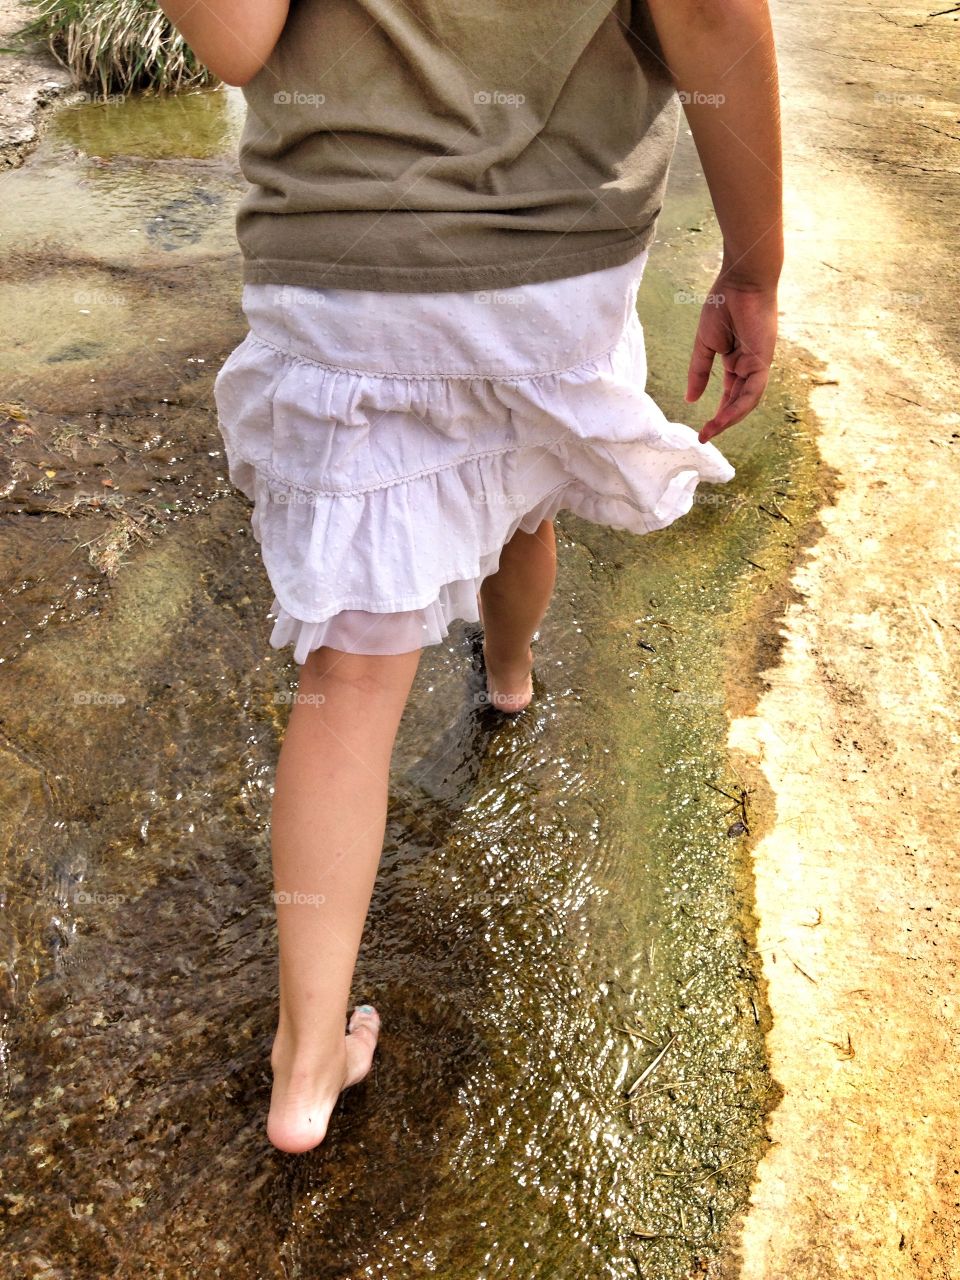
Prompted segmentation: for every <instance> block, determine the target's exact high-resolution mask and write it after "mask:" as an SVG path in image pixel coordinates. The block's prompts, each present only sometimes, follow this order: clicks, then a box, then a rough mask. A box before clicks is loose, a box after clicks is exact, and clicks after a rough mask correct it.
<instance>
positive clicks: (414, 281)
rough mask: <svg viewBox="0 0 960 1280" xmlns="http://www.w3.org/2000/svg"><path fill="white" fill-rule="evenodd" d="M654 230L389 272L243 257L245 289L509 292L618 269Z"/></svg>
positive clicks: (378, 267)
mask: <svg viewBox="0 0 960 1280" xmlns="http://www.w3.org/2000/svg"><path fill="white" fill-rule="evenodd" d="M653 236H654V228H653V227H648V228H646V229H645V230H644V231H643V232H642V233H641V234H639V235H635V236H631V237H629V239H626V240H618V241H616V242H615V243H613V244H608V245H602V246H600V247H598V248H593V249H585V250H580V251H579V252H577V253H568V254H561V255H558V254H540V255H538V256H537V257H536V258H531V259H526V260H520V261H518V262H500V263H485V264H477V265H473V266H463V265H461V264H457V265H455V266H432V267H431V266H418V267H393V266H382V265H360V264H345V263H338V262H318V261H316V259H310V260H300V259H297V258H254V257H246V256H245V257H244V261H243V281H244V283H245V284H290V285H302V286H303V287H304V288H318V289H370V290H376V291H381V290H382V291H383V292H386V293H443V292H452V291H458V292H459V291H463V290H469V289H476V290H485V289H509V288H513V287H515V286H519V285H524V284H540V283H543V282H544V281H548V280H562V279H564V278H566V277H568V276H579V275H586V274H587V273H589V272H592V271H602V270H603V269H604V268H605V267H618V266H622V265H623V264H624V263H626V262H629V261H630V260H631V259H632V258H636V257H639V256H640V254H641V253H643V252H644V250H645V249H647V248H649V246H650V243H651V241H652V240H653Z"/></svg>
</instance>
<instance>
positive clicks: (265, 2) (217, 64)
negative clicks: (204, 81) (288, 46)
mask: <svg viewBox="0 0 960 1280" xmlns="http://www.w3.org/2000/svg"><path fill="white" fill-rule="evenodd" d="M160 8H161V9H162V10H163V12H164V13H165V14H166V15H167V17H168V18H169V19H170V21H171V22H172V23H173V24H174V26H175V27H176V28H177V30H178V31H179V32H180V34H181V35H182V36H183V38H184V40H186V42H187V44H188V45H189V46H190V48H191V49H192V50H193V52H194V53H195V54H196V55H197V57H198V58H199V59H200V61H201V62H202V63H204V64H205V65H206V66H207V67H209V68H210V70H211V71H212V72H213V74H214V75H215V76H219V78H220V79H221V80H225V81H226V83H227V84H234V85H243V84H246V83H247V81H248V80H252V79H253V77H254V76H255V75H256V74H257V72H258V71H259V70H260V68H261V67H262V66H263V64H264V63H265V62H266V60H267V58H269V56H270V54H271V53H272V52H273V48H274V45H275V44H276V43H277V40H278V39H279V38H280V32H281V31H282V30H283V27H284V23H285V22H286V20H287V11H288V9H289V8H290V0H160Z"/></svg>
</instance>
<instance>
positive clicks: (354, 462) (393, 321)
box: [163, 0, 782, 1152]
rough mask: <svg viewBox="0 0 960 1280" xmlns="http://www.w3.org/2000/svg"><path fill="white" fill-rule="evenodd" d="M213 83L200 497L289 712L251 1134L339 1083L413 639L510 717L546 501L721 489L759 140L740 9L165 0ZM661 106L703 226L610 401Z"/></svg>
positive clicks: (768, 142) (766, 123)
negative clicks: (691, 336)
mask: <svg viewBox="0 0 960 1280" xmlns="http://www.w3.org/2000/svg"><path fill="white" fill-rule="evenodd" d="M163 8H164V10H165V11H166V12H167V14H168V16H169V17H170V18H171V19H172V20H173V21H174V22H175V23H176V24H177V25H178V27H179V28H180V30H181V31H182V33H183V35H184V37H185V38H186V40H187V41H188V42H189V44H190V45H191V46H192V47H193V49H194V50H195V52H196V53H197V55H198V56H199V57H200V58H201V59H203V60H204V61H205V62H206V63H207V64H208V66H209V67H210V69H211V70H212V71H213V72H215V73H216V74H217V75H218V76H220V77H221V78H222V79H223V80H225V81H226V82H228V83H229V84H233V85H240V86H242V87H243V92H244V96H245V98H246V101H247V117H246V123H245V127H244V133H243V137H242V140H241V145H240V162H241V167H242V169H243V172H244V174H245V176H246V177H247V179H248V180H249V182H250V184H251V185H250V190H249V193H248V194H247V195H246V196H245V198H244V200H243V201H242V203H241V205H240V208H239V211H238V215H237V233H238V238H239V242H240V246H241V249H242V253H243V271H244V274H243V281H244V289H243V307H244V312H245V315H246V317H247V320H248V321H249V325H250V332H249V333H248V334H247V336H246V337H245V339H244V340H243V342H241V344H240V345H239V346H238V347H237V348H236V349H235V350H234V351H233V352H232V353H231V354H230V356H229V357H228V359H227V361H226V363H225V364H224V366H223V367H222V369H221V370H220V373H219V374H218V376H217V381H216V386H215V393H216V400H217V408H218V413H219V422H220V430H221V432H222V434H223V437H224V441H225V443H226V448H227V458H228V463H229V468H230V475H231V479H232V480H233V481H234V483H235V484H236V485H237V486H238V487H239V488H240V489H241V490H243V492H244V493H246V494H247V495H248V497H250V498H252V499H253V501H254V509H253V515H252V524H253V530H254V533H255V535H256V537H257V538H258V540H259V542H260V544H261V549H262V553H263V558H264V562H265V566H266V570H267V572H268V574H269V578H270V581H271V585H272V587H273V589H274V592H275V599H274V602H273V607H272V610H271V613H272V615H273V616H275V618H276V623H275V626H274V629H273V633H272V635H271V643H272V644H273V645H274V646H277V647H280V646H283V645H286V644H292V645H293V646H294V658H295V660H296V661H297V663H298V664H300V666H301V672H300V686H299V690H300V696H299V697H298V698H297V700H296V702H295V705H294V706H293V709H292V712H291V715H290V720H289V725H288V728H287V732H286V736H285V739H284V742H283V746H282V750H281V752H280V758H279V763H278V767H277V776H276V790H275V797H274V804H273V813H272V828H271V837H272V855H273V865H274V891H275V901H276V904H277V917H278V930H279V939H280V1010H279V1025H278V1028H277V1032H276V1037H275V1040H274V1043H273V1050H272V1057H271V1061H272V1066H273V1074H274V1083H273V1094H272V1098H271V1105H270V1113H269V1117H268V1121H267V1133H268V1137H269V1139H270V1141H271V1142H273V1143H274V1144H275V1145H276V1146H277V1147H279V1148H280V1149H282V1150H284V1151H291V1152H296V1151H306V1150H308V1149H309V1148H311V1147H314V1146H316V1144H317V1143H319V1142H320V1141H321V1140H322V1139H323V1136H324V1133H325V1131H326V1127H327V1123H328V1120H329V1117H330V1114H331V1111H332V1109H333V1107H334V1104H335V1103H336V1100H337V1097H338V1095H339V1094H340V1092H341V1090H343V1089H344V1088H345V1087H346V1086H348V1085H350V1084H353V1083H355V1082H356V1081H358V1080H360V1079H362V1078H363V1076H364V1075H366V1073H367V1072H368V1071H369V1069H370V1065H371V1060H372V1057H373V1053H374V1049H375V1046H376V1041H377V1035H378V1031H379V1017H378V1014H377V1012H376V1010H374V1009H373V1008H372V1007H371V1006H369V1005H359V1006H357V1007H356V1008H355V1009H354V1010H353V1012H352V1015H351V1017H350V1019H349V1023H348V1025H347V1030H346V1035H344V1019H345V1017H346V1013H347V1006H348V1000H349V995H350V986H351V981H352V976H353V972H354V965H355V961H356V957H357V951H358V948H359V944H360V937H361V932H362V929H363V925H364V920H365V918H366V913H367V909H368V905H369V901H370V895H371V891H372V887H373V882H374V877H375V875H376V871H377V865H378V861H379V857H380V852H381V844H382V840H383V835H384V825H385V819H386V803H387V782H388V770H389V765H390V757H391V752H392V748H393V742H394V738H395V735H396V732H397V728H398V724H399V720H400V716H401V713H402V711H403V707H404V704H405V702H406V699H407V694H408V691H409V689H410V686H411V683H412V681H413V678H414V675H415V673H416V670H417V665H418V661H419V657H420V652H421V650H422V649H423V647H424V646H425V645H431V644H436V643H437V642H438V641H440V640H442V639H443V638H444V637H445V636H446V634H447V630H448V627H449V625H450V623H451V622H452V621H453V620H454V619H455V618H461V619H464V620H467V621H482V625H483V658H484V662H485V669H486V680H487V697H488V699H489V701H490V702H491V704H492V705H493V706H494V707H496V708H498V709H499V710H501V711H503V712H506V713H512V714H516V713H517V712H519V711H521V710H522V709H523V708H524V707H525V706H526V705H527V703H528V702H529V700H530V698H531V696H532V692H533V690H532V683H531V680H532V665H533V653H532V650H531V642H532V640H534V639H535V637H536V631H537V627H538V626H539V624H540V622H541V620H542V618H543V616H544V613H545V611H546V609H547V605H548V603H549V601H550V597H551V593H552V590H553V583H554V572H555V551H554V531H553V523H552V521H553V517H554V516H555V515H556V513H557V511H559V510H560V509H561V508H566V509H569V510H572V511H575V512H577V513H578V514H579V515H581V516H583V517H585V518H587V519H589V520H593V521H598V522H602V523H605V524H608V525H612V526H614V527H617V528H623V529H628V530H632V531H633V532H636V533H644V532H647V531H649V530H653V529H659V528H662V527H664V526H665V525H668V524H670V523H671V522H672V521H673V520H675V519H676V518H677V517H678V516H680V515H682V514H684V513H685V512H686V511H687V510H689V508H690V506H691V504H692V502H693V497H694V490H695V489H696V486H697V484H698V483H699V482H700V481H709V482H723V481H727V480H729V479H730V478H731V477H732V476H733V474H734V471H733V468H732V467H731V466H730V464H729V463H728V462H727V461H726V459H725V458H724V457H723V455H722V454H721V453H720V452H719V450H718V449H717V448H716V446H715V445H712V444H710V443H709V441H710V440H711V438H712V437H714V436H716V435H717V434H719V433H720V432H721V431H724V430H726V429H727V428H728V427H729V426H731V425H732V424H734V423H736V422H739V421H740V420H741V419H743V418H744V417H745V416H746V415H747V414H748V413H750V412H751V410H752V409H753V408H754V407H755V406H756V405H757V403H758V401H759V400H760V397H761V395H762V393H763V391H764V388H765V386H766V382H767V377H768V371H769V367H770V362H771V359H772V356H773V349H774V343H775V337H776V316H777V300H776V287H777V280H778V277H779V274H780V269H781V259H782V235H781V221H780V187H781V179H780V149H779V125H778V93H777V76H776V64H775V53H774V45H773V38H772V33H771V28H770V20H769V15H768V12H767V5H766V3H765V0H646V3H643V2H642V0H640V2H638V3H629V0H597V2H596V3H593V4H585V3H583V0H469V3H466V2H465V0H204V2H203V3H202V4H197V3H196V0H170V2H169V3H166V4H164V5H163ZM681 103H682V105H683V109H684V111H685V113H686V118H687V121H688V122H689V125H690V128H691V131H692V133H693V136H694V140H695V142H696V145H697V149H698V152H699V155H700V158H701V161H702V164H703V170H704V174H705V176H706V179H707V183H708V185H709V188H710V193H711V197H712V199H713V202H714V206H715V208H716V212H717V217H718V220H719V223H720V228H721V232H722V236H723V258H722V264H721V267H720V271H719V275H718V277H717V280H716V283H715V285H714V287H713V289H712V290H711V293H710V294H709V296H708V298H707V302H706V304H705V305H704V307H703V310H702V312H701V315H700V321H699V326H698V330H697V335H696V339H695V343H694V350H693V356H692V359H691V362H690V367H689V376H688V382H687V391H686V399H687V400H688V401H690V402H693V401H696V400H697V399H698V398H699V397H700V395H701V394H702V392H703V390H704V388H705V387H706V385H707V381H708V378H709V374H710V370H711V367H712V364H713V360H714V356H715V355H717V354H719V355H720V356H721V357H722V363H723V391H722V396H721V399H720V404H719V407H718V409H717V411H716V413H715V414H714V415H713V416H712V417H711V418H710V419H709V420H708V421H707V422H706V424H705V425H704V426H703V427H702V428H701V429H700V432H699V435H697V434H696V433H695V432H694V431H693V430H692V428H690V427H688V426H685V425H682V424H677V423H671V422H668V421H667V420H666V419H665V418H664V415H663V414H662V412H661V411H660V410H659V408H658V407H657V406H656V404H654V402H653V401H652V400H651V399H650V397H649V396H647V395H646V393H645V391H644V386H645V376H646V368H645V359H644V349H643V334H642V330H641V328H640V323H639V319H638V317H637V313H636V295H637V289H638V286H639V283H640V279H641V275H642V273H643V269H644V265H645V263H646V257H647V251H648V247H649V245H650V243H651V241H652V239H653V236H654V231H655V226H656V220H657V216H658V214H659V212H660V208H661V202H662V198H663V192H664V188H665V185H666V180H667V174H668V169H669V165H670V161H671V159H672V155H673V150H674V145H675V142H676V135H677V129H678V122H679V119H680V115H681Z"/></svg>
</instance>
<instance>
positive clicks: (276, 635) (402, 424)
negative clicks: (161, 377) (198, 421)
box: [215, 313, 735, 663]
mask: <svg viewBox="0 0 960 1280" xmlns="http://www.w3.org/2000/svg"><path fill="white" fill-rule="evenodd" d="M415 340H416V335H413V341H415ZM645 383H646V357H645V351H644V340H643V329H642V326H641V323H640V319H639V316H637V315H636V314H635V313H634V315H633V317H632V319H630V320H629V321H628V322H627V324H626V326H625V328H624V329H623V331H622V333H621V335H620V337H619V339H618V340H617V341H616V343H615V344H614V345H613V346H612V348H611V349H609V350H608V351H607V352H605V353H604V354H602V355H600V356H598V357H594V358H592V359H589V360H586V361H583V362H582V363H580V364H576V365H574V366H572V367H569V368H566V369H559V370H554V371H550V372H546V373H538V374H535V375H531V376H518V377H505V378H499V377H497V378H491V377H487V376H483V377H479V376H478V377H470V376H463V377H430V376H426V377H416V376H412V377H406V376H399V375H396V374H382V375H381V374H373V373H369V372H360V371H356V370H350V369H346V368H341V367H338V366H336V365H330V364H324V363H321V362H320V361H316V360H311V359H308V358H306V357H305V356H304V355H303V354H302V353H300V352H291V351H289V350H284V349H281V348H280V347H278V346H276V345H274V344H272V343H270V342H268V341H265V340H264V339H263V337H262V336H261V335H259V334H258V333H256V332H254V331H252V330H251V332H250V333H249V334H248V335H247V337H246V338H245V339H244V340H243V341H242V342H241V343H240V345H239V346H238V347H237V348H236V349H235V350H234V351H233V352H232V353H231V354H230V356H229V357H228V358H227V360H226V362H225V364H224V365H223V367H222V369H221V370H220V373H219V374H218V376H217V381H216V384H215V395H216V402H217V409H218V415H219V425H220V430H221V433H222V435H223V439H224V442H225V446H226V455H227V463H228V468H229V474H230V479H231V481H232V482H233V484H234V485H236V487H237V488H238V489H240V490H241V491H242V492H243V493H244V494H246V496H247V497H248V498H250V499H251V500H252V502H253V504H254V509H253V515H252V528H253V532H254V535H255V537H256V538H257V539H258V541H259V543H260V546H261V550H262V555H263V560H264V565H265V567H266V570H267V573H268V576H269V578H270V582H271V585H272V587H273V590H274V593H275V598H274V601H273V606H272V609H271V614H272V615H273V616H274V617H275V618H276V622H275V626H274V629H273V634H272V635H271V638H270V642H271V644H272V645H274V646H276V647H282V646H284V645H287V644H292V645H293V646H294V658H295V660H296V661H297V662H298V663H302V662H303V661H305V659H306V656H307V654H308V653H309V652H310V650H311V649H314V648H317V647H319V646H320V645H331V646H332V647H334V648H342V649H345V650H347V651H349V652H358V653H402V652H406V651H408V650H410V649H415V648H419V647H422V646H425V645H430V644H436V643H439V642H440V641H442V640H443V639H444V638H445V637H446V636H447V634H448V631H449V628H450V625H451V623H452V622H453V621H454V620H455V619H458V618H459V619H463V620H464V621H467V622H476V621H478V610H477V602H476V596H477V592H478V591H479V588H480V584H481V582H482V581H483V579H484V578H485V577H487V576H489V575H490V574H491V573H493V572H495V571H496V568H497V565H498V563H499V557H500V552H501V550H502V548H503V546H504V544H505V543H506V542H507V541H508V540H509V539H510V538H511V537H512V535H513V534H514V533H515V532H516V531H517V530H518V529H522V530H525V531H527V532H533V531H534V530H535V529H536V528H537V526H538V525H539V524H540V523H541V521H543V520H545V519H552V518H553V517H554V516H555V515H556V514H557V512H558V511H560V510H569V511H572V512H574V513H575V514H576V515H578V516H581V517H582V518H583V519H585V520H589V521H592V522H594V523H597V524H603V525H607V526H610V527H612V528H617V529H625V530H628V531H630V532H633V533H638V534H642V533H649V532H652V531H654V530H656V529H662V528H664V527H665V526H667V525H669V524H671V523H672V522H673V521H674V520H676V519H677V518H678V517H680V516H682V515H684V514H685V513H686V512H687V511H689V510H690V508H691V506H692V505H693V502H694V495H695V492H696V489H697V485H698V484H700V483H701V482H703V481H707V482H711V483H723V482H726V481H728V480H730V479H732V478H733V476H734V474H735V472H734V468H733V467H732V466H731V465H730V463H729V462H728V461H727V460H726V458H724V456H723V455H722V454H721V453H720V451H719V450H718V449H717V448H716V446H714V445H713V444H710V443H707V444H701V443H700V442H699V441H698V440H697V435H696V432H695V431H694V430H693V429H692V428H691V427H689V426H686V425H684V424H682V423H675V422H669V421H668V420H667V419H666V417H665V416H664V414H663V412H662V411H661V410H660V408H659V406H658V405H657V404H656V403H655V401H654V400H653V399H652V398H651V397H650V396H649V395H648V394H647V393H646V390H645ZM400 615H402V616H400Z"/></svg>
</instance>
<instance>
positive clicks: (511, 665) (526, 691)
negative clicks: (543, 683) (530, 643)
mask: <svg viewBox="0 0 960 1280" xmlns="http://www.w3.org/2000/svg"><path fill="white" fill-rule="evenodd" d="M483 663H484V666H485V667H486V669H487V701H488V702H489V703H490V705H491V706H492V707H496V709H497V710H498V711H503V712H506V713H507V714H508V715H516V713H517V712H518V711H522V710H523V709H524V707H525V706H527V704H528V703H529V702H530V699H531V698H532V697H533V650H532V649H530V648H529V647H528V649H527V656H526V658H524V659H523V660H522V661H520V662H491V660H490V658H489V657H488V655H487V642H486V640H484V642H483Z"/></svg>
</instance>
